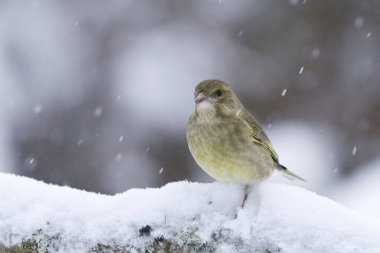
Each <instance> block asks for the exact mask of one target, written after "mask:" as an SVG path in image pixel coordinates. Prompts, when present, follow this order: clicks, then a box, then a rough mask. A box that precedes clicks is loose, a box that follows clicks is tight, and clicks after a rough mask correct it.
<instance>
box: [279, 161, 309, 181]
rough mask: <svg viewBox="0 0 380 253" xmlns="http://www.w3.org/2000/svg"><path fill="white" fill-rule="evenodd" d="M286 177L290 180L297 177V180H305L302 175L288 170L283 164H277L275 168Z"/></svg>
mask: <svg viewBox="0 0 380 253" xmlns="http://www.w3.org/2000/svg"><path fill="white" fill-rule="evenodd" d="M277 169H278V170H279V171H280V172H281V173H282V174H283V175H284V176H285V177H286V178H288V179H290V180H294V179H298V180H301V181H303V182H306V180H305V179H303V178H302V177H300V176H297V175H296V174H294V173H293V172H291V171H290V170H288V169H287V168H286V167H285V166H283V165H281V164H279V165H278V168H277Z"/></svg>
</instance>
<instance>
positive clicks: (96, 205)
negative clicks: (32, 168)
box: [0, 173, 380, 253]
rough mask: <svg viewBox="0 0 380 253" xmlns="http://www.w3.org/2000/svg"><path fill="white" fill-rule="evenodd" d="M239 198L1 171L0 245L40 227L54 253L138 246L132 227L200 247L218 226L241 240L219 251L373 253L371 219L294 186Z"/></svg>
mask: <svg viewBox="0 0 380 253" xmlns="http://www.w3.org/2000/svg"><path fill="white" fill-rule="evenodd" d="M242 194H243V189H242V187H241V186H240V185H236V184H225V183H217V182H215V183H208V184H201V183H190V182H175V183H169V184H167V185H165V186H163V187H161V188H158V189H131V190H128V191H126V192H124V193H120V194H117V195H114V196H107V195H102V194H96V193H90V192H85V191H81V190H76V189H72V188H69V187H61V186H55V185H49V184H45V183H43V182H39V181H36V180H33V179H29V178H26V177H20V176H15V175H12V174H6V173H0V242H1V243H3V244H5V245H7V246H9V245H12V244H17V243H19V242H20V241H21V240H22V239H25V238H27V237H28V236H30V235H31V234H33V233H35V232H36V231H37V230H39V229H42V230H44V231H45V232H46V233H48V234H52V235H54V234H58V233H59V234H60V236H61V241H60V244H61V245H60V251H61V252H85V250H88V249H89V247H91V246H93V245H94V244H96V243H99V242H101V243H104V244H107V243H115V242H116V243H117V244H119V245H122V244H123V243H131V242H133V243H134V244H135V245H138V244H139V243H140V244H143V242H144V241H143V239H141V236H140V235H139V233H138V230H139V228H141V227H143V226H145V225H150V226H151V227H152V236H157V237H158V236H165V237H169V236H171V237H175V233H171V232H170V231H177V232H179V231H184V230H186V229H188V228H194V227H196V228H198V230H197V231H196V233H197V236H198V237H199V238H200V240H202V241H205V242H207V241H208V240H210V236H211V234H212V232H213V231H219V230H220V229H227V230H229V231H232V235H233V236H232V237H233V238H235V239H236V238H240V240H242V241H238V242H237V243H236V244H234V243H231V242H228V241H226V242H225V243H221V244H220V245H219V246H218V247H219V248H218V252H254V251H253V250H251V249H252V248H250V245H251V246H252V247H254V246H253V245H258V244H260V243H261V244H263V242H265V244H268V245H269V244H273V245H276V248H278V249H280V251H275V252H292V253H294V252H329V253H333V252H345V253H348V252H365V253H372V252H373V253H378V252H380V240H379V239H380V238H379V235H380V220H379V219H377V218H374V217H369V216H368V217H367V216H365V215H361V214H360V213H358V212H356V211H352V210H349V209H347V208H346V207H344V206H342V205H341V204H339V203H337V202H334V201H332V200H330V199H328V198H325V197H322V196H319V195H317V194H315V193H312V192H309V191H307V190H305V189H302V188H300V187H297V186H290V185H285V184H279V183H263V184H261V185H259V186H256V187H255V188H254V189H253V191H252V193H251V194H250V196H249V198H248V202H247V203H246V206H245V208H244V209H241V208H240V207H239V206H240V204H241V200H242ZM236 213H237V218H235V217H234V216H235V214H236ZM236 240H237V239H236ZM242 244H244V245H245V247H246V248H244V249H242V248H240V249H239V245H242ZM236 245H238V246H236ZM247 245H248V247H247ZM256 250H257V248H256ZM255 252H260V251H255Z"/></svg>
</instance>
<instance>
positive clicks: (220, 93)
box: [214, 90, 223, 97]
mask: <svg viewBox="0 0 380 253" xmlns="http://www.w3.org/2000/svg"><path fill="white" fill-rule="evenodd" d="M214 94H215V96H217V97H220V96H222V94H223V92H222V91H221V90H216V91H215V93H214Z"/></svg>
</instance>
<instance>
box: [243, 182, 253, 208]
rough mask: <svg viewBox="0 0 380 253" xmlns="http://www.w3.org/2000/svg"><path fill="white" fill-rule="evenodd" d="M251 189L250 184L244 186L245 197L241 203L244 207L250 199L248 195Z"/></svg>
mask: <svg viewBox="0 0 380 253" xmlns="http://www.w3.org/2000/svg"><path fill="white" fill-rule="evenodd" d="M251 189H252V185H250V184H246V185H245V186H244V198H243V203H242V204H241V208H244V205H245V202H246V201H247V199H248V195H249V193H250V192H251Z"/></svg>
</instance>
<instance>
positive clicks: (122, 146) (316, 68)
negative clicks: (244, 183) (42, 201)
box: [0, 0, 380, 216]
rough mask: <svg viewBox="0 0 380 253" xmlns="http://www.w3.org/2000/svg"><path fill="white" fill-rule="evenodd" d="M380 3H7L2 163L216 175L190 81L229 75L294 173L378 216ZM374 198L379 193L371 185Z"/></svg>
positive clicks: (2, 31)
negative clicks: (195, 119)
mask: <svg viewBox="0 0 380 253" xmlns="http://www.w3.org/2000/svg"><path fill="white" fill-rule="evenodd" d="M379 45H380V1H376V0H362V1H354V0H347V1H340V0H322V1H316V0H285V1H284V0H253V1H252V0H187V1H184V0H154V1H153V0H151V1H137V0H129V1H128V0H125V1H121V0H120V1H116V0H113V1H100V0H91V1H90V0H81V1H76V0H67V1H58V0H45V1H43V0H41V1H39V0H35V1H22V0H19V1H13V0H1V1H0V103H1V106H0V122H1V124H0V171H2V172H9V173H15V174H18V175H24V176H28V177H32V178H36V179H39V180H43V181H45V182H49V183H54V184H58V185H68V186H70V187H75V188H79V189H84V190H88V191H94V192H101V193H105V194H114V193H118V192H123V191H125V190H127V189H129V188H132V187H158V186H162V185H164V184H166V183H167V182H172V181H178V180H189V181H198V182H211V181H213V180H212V179H211V178H210V177H208V176H207V175H206V174H205V173H204V172H203V171H202V170H201V169H200V168H199V167H198V166H197V165H196V164H195V162H194V160H193V159H192V157H191V155H190V153H189V151H188V147H187V143H186V125H187V120H188V117H189V115H190V114H191V112H192V110H193V108H194V103H193V89H194V87H195V86H196V85H197V84H198V83H199V82H200V81H202V80H204V79H210V78H218V79H222V80H225V81H226V82H228V83H229V84H230V85H231V86H232V87H233V89H234V90H235V92H236V93H237V95H238V96H239V97H240V98H241V100H242V102H243V104H245V106H246V107H247V108H249V110H250V111H251V112H252V113H253V114H254V115H255V116H256V117H257V118H258V119H259V121H260V122H261V123H262V125H263V127H264V129H265V130H266V132H267V134H268V136H269V138H270V139H271V140H272V142H273V144H274V146H275V148H276V149H277V151H278V154H279V157H280V161H281V162H282V163H283V164H284V165H286V166H287V167H288V168H290V169H291V170H292V171H294V172H296V173H297V174H299V175H301V176H302V177H304V178H306V179H307V180H308V183H307V184H304V183H296V182H295V183H293V182H289V181H287V180H286V179H283V178H282V177H281V176H279V175H275V176H274V177H273V178H272V179H270V181H281V182H286V183H290V184H299V185H300V186H302V187H304V188H307V189H310V190H313V191H316V192H318V193H319V194H322V195H325V196H328V197H330V198H333V199H335V200H338V201H339V202H342V203H343V204H345V205H347V206H349V207H351V208H354V209H357V210H359V211H361V212H364V213H367V214H370V215H377V216H380V198H379V197H378V192H380V99H379V98H380V71H379V70H380V46H379ZM376 195H377V196H376Z"/></svg>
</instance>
